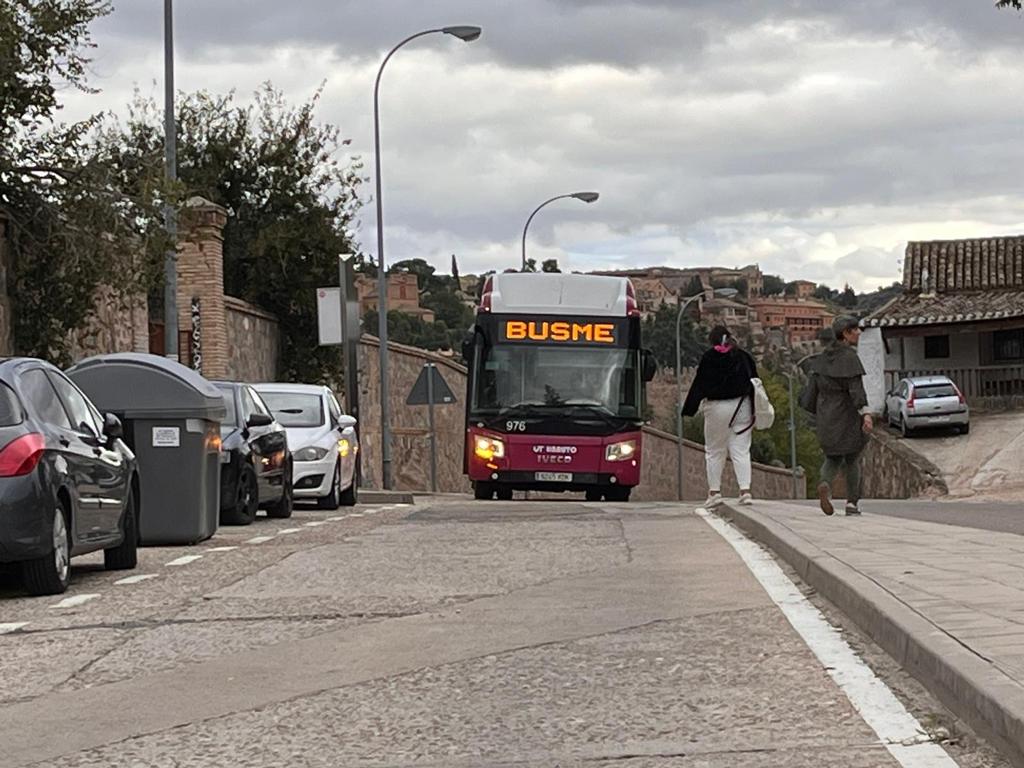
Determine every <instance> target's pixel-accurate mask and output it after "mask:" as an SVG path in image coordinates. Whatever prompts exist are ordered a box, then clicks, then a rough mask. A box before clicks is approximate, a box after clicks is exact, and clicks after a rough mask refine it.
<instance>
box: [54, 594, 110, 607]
mask: <svg viewBox="0 0 1024 768" xmlns="http://www.w3.org/2000/svg"><path fill="white" fill-rule="evenodd" d="M97 597H99V595H75V596H74V597H65V598H64V599H63V600H61V601H60V602H59V603H55V604H53V605H51V606H50V607H51V608H76V607H78V606H79V605H83V604H85V603H88V602H89V601H90V600H95V599H96V598H97Z"/></svg>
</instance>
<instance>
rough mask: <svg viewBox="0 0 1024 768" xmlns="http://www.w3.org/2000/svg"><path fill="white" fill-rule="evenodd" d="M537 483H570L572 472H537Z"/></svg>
mask: <svg viewBox="0 0 1024 768" xmlns="http://www.w3.org/2000/svg"><path fill="white" fill-rule="evenodd" d="M534 477H536V479H537V482H539V483H571V482H572V472H538V473H537V474H536V475H534Z"/></svg>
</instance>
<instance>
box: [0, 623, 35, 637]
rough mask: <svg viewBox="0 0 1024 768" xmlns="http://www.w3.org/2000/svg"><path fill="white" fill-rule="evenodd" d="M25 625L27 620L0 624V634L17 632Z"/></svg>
mask: <svg viewBox="0 0 1024 768" xmlns="http://www.w3.org/2000/svg"><path fill="white" fill-rule="evenodd" d="M25 626H28V622H27V621H14V622H9V623H7V624H0V635H9V634H10V633H11V632H17V631H18V630H19V629H21V628H22V627H25Z"/></svg>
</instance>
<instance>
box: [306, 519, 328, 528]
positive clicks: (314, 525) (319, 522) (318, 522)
mask: <svg viewBox="0 0 1024 768" xmlns="http://www.w3.org/2000/svg"><path fill="white" fill-rule="evenodd" d="M326 524H327V521H326V520H313V521H311V522H308V523H306V527H307V528H319V527H320V526H321V525H326Z"/></svg>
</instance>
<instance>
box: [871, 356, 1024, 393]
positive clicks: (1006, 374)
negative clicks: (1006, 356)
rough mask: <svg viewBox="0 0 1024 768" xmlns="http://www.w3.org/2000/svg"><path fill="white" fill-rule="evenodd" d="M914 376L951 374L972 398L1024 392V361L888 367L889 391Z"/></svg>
mask: <svg viewBox="0 0 1024 768" xmlns="http://www.w3.org/2000/svg"><path fill="white" fill-rule="evenodd" d="M914 376H948V377H949V378H950V379H951V380H952V381H953V383H955V384H956V385H957V386H958V387H959V388H960V391H961V392H963V394H964V397H965V398H967V400H968V402H970V401H972V400H977V399H980V398H991V397H1013V396H1018V395H1024V364H1022V365H986V366H981V367H977V368H932V369H930V370H919V369H915V370H893V369H890V370H887V371H886V372H885V389H886V392H890V391H892V389H893V387H894V386H896V384H897V382H899V380H900V379H906V378H911V377H914Z"/></svg>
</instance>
